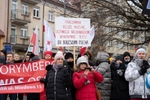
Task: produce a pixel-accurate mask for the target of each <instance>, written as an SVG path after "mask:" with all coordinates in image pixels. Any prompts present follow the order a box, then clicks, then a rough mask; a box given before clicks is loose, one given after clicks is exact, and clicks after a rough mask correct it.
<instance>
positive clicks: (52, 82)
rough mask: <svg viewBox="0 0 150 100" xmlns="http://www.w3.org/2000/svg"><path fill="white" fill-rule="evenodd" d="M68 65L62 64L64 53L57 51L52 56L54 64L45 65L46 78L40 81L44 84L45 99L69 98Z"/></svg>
mask: <svg viewBox="0 0 150 100" xmlns="http://www.w3.org/2000/svg"><path fill="white" fill-rule="evenodd" d="M68 68H69V67H68V66H67V65H66V64H65V65H64V55H63V53H62V52H61V51H58V52H57V53H56V55H55V57H54V64H53V65H48V66H47V67H46V70H47V74H46V78H45V79H44V78H41V79H40V82H42V83H44V84H45V88H46V100H71V93H70V89H69V88H70V85H71V78H70V73H69V71H68Z"/></svg>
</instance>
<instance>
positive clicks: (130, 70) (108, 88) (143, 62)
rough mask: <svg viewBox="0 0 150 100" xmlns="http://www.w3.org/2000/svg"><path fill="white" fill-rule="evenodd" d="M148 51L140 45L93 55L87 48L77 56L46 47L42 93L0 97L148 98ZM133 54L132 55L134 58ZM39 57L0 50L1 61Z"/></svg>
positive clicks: (37, 99)
mask: <svg viewBox="0 0 150 100" xmlns="http://www.w3.org/2000/svg"><path fill="white" fill-rule="evenodd" d="M146 54H147V52H146V51H145V49H143V48H139V49H138V50H137V51H136V52H135V55H133V56H131V55H130V53H129V52H124V53H123V54H121V55H118V56H116V57H111V56H110V55H109V54H108V53H106V52H102V51H99V52H97V55H96V56H94V55H93V53H92V52H91V51H90V50H87V51H86V52H85V53H84V55H81V54H79V55H78V57H77V58H76V59H74V58H75V57H74V55H73V53H72V52H65V53H64V52H61V51H58V52H57V53H56V54H55V55H53V52H52V51H45V52H44V53H43V59H45V60H53V61H54V63H53V64H50V65H47V66H46V68H45V70H46V71H47V73H46V76H45V77H44V78H41V79H40V80H39V81H40V82H41V83H42V84H44V88H45V90H44V91H43V94H44V93H45V97H44V99H43V98H42V95H41V94H42V93H14V94H0V100H7V98H10V100H17V99H18V100H23V96H24V95H25V96H27V100H150V89H149V88H148V87H147V86H146V83H145V78H146V77H147V75H148V73H149V72H150V65H149V64H150V59H146ZM133 58H134V59H133ZM38 60H41V59H40V57H39V56H37V55H34V54H33V53H28V54H27V55H26V56H25V58H23V59H20V55H19V54H17V53H11V52H6V51H5V50H1V51H0V65H3V64H13V63H24V62H32V61H38Z"/></svg>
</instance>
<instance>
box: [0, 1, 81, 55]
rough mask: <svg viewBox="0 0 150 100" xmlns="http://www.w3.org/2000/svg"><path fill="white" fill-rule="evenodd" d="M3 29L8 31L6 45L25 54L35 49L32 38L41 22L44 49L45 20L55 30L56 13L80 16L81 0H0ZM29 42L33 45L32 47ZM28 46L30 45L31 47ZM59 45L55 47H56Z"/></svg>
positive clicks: (40, 33) (40, 35)
mask: <svg viewBox="0 0 150 100" xmlns="http://www.w3.org/2000/svg"><path fill="white" fill-rule="evenodd" d="M0 8H1V10H0V15H1V16H2V17H1V18H0V22H1V25H0V29H1V30H2V32H3V33H4V34H5V38H4V42H3V46H4V48H6V49H8V51H9V50H12V51H13V52H17V53H19V54H20V55H22V56H23V55H24V54H25V52H26V51H27V50H29V51H31V50H32V44H30V40H31V37H32V34H33V32H34V30H35V28H36V26H38V33H39V50H40V54H41V55H42V53H43V45H44V44H43V43H44V33H43V20H44V19H45V20H47V21H48V23H49V24H50V26H51V27H52V29H53V31H54V26H55V22H54V21H55V17H64V16H65V17H75V18H77V17H80V14H81V9H80V2H72V1H68V0H67V1H64V0H0ZM29 45H31V46H30V47H29ZM28 47H29V48H28ZM55 50H57V47H54V51H55Z"/></svg>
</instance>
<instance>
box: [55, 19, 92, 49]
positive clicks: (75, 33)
mask: <svg viewBox="0 0 150 100" xmlns="http://www.w3.org/2000/svg"><path fill="white" fill-rule="evenodd" d="M55 35H56V46H83V45H84V46H91V42H90V19H85V18H62V17H61V18H55Z"/></svg>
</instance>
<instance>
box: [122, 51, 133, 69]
mask: <svg viewBox="0 0 150 100" xmlns="http://www.w3.org/2000/svg"><path fill="white" fill-rule="evenodd" d="M129 62H131V56H130V53H129V52H124V53H123V63H124V64H125V66H126V67H127V65H128V63H129Z"/></svg>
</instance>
